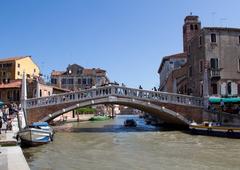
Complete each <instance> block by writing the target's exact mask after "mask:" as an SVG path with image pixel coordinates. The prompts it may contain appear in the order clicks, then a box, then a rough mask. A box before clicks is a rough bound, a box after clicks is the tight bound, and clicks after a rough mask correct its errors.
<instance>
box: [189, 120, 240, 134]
mask: <svg viewBox="0 0 240 170" xmlns="http://www.w3.org/2000/svg"><path fill="white" fill-rule="evenodd" d="M189 129H190V130H191V133H192V134H199V135H208V136H219V137H229V138H240V127H234V126H221V125H220V124H219V123H217V122H203V123H202V124H197V123H196V122H193V123H191V124H190V125H189Z"/></svg>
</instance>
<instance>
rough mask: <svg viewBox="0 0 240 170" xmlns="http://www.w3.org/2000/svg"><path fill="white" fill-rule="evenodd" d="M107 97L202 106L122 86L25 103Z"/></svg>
mask: <svg viewBox="0 0 240 170" xmlns="http://www.w3.org/2000/svg"><path fill="white" fill-rule="evenodd" d="M108 96H122V97H126V98H134V99H144V100H150V101H151V100H153V101H160V102H165V103H174V104H182V105H192V106H199V107H202V106H203V100H202V98H199V97H193V96H187V95H181V94H174V93H166V92H159V91H149V90H142V89H134V88H128V87H123V86H104V87H100V88H92V89H87V90H82V91H76V92H69V93H62V94H57V95H52V96H47V97H41V98H33V99H28V100H27V101H26V103H27V108H33V107H40V106H48V105H56V104H63V103H69V102H74V101H76V102H77V101H84V100H91V99H93V100H94V99H97V98H102V97H108Z"/></svg>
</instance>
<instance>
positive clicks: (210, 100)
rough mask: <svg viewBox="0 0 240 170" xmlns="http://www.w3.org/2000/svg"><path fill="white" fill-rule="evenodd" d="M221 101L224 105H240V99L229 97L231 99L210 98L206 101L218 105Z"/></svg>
mask: <svg viewBox="0 0 240 170" xmlns="http://www.w3.org/2000/svg"><path fill="white" fill-rule="evenodd" d="M221 100H223V102H224V103H240V97H231V98H220V97H210V98H209V99H208V101H209V102H211V103H220V102H221Z"/></svg>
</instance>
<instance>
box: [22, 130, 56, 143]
mask: <svg viewBox="0 0 240 170" xmlns="http://www.w3.org/2000/svg"><path fill="white" fill-rule="evenodd" d="M18 137H19V138H20V139H21V145H23V146H37V145H42V144H46V143H48V142H50V141H51V140H52V137H53V136H52V135H51V132H49V131H46V130H42V129H36V128H27V129H24V130H22V131H20V132H18Z"/></svg>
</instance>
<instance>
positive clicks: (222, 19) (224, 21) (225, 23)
mask: <svg viewBox="0 0 240 170" xmlns="http://www.w3.org/2000/svg"><path fill="white" fill-rule="evenodd" d="M220 21H221V25H222V26H223V27H224V25H225V27H227V18H220Z"/></svg>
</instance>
